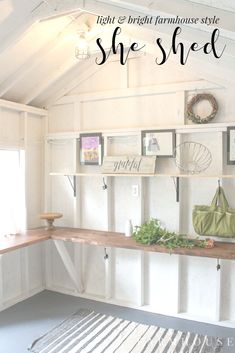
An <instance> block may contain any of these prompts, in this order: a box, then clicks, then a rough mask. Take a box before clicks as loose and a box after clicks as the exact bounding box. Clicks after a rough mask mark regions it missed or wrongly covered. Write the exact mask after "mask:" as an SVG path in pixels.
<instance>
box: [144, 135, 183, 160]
mask: <svg viewBox="0 0 235 353" xmlns="http://www.w3.org/2000/svg"><path fill="white" fill-rule="evenodd" d="M141 135H142V136H141V141H142V155H144V156H157V157H174V154H175V145H176V135H175V130H145V131H142V132H141Z"/></svg>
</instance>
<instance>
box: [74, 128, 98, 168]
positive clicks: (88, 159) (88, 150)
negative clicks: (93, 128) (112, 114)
mask: <svg viewBox="0 0 235 353" xmlns="http://www.w3.org/2000/svg"><path fill="white" fill-rule="evenodd" d="M79 147H80V164H81V165H101V164H102V158H103V139H102V134H101V133H84V134H80V138H79Z"/></svg>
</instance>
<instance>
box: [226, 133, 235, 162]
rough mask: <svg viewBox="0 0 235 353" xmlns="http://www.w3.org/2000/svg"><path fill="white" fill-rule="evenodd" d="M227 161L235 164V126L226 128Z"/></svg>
mask: <svg viewBox="0 0 235 353" xmlns="http://www.w3.org/2000/svg"><path fill="white" fill-rule="evenodd" d="M227 163H228V164H235V126H230V127H228V128H227Z"/></svg>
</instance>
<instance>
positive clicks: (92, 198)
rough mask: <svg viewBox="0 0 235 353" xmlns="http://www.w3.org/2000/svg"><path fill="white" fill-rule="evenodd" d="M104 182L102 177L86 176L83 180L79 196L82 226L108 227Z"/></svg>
mask: <svg viewBox="0 0 235 353" xmlns="http://www.w3.org/2000/svg"><path fill="white" fill-rule="evenodd" d="M102 186H103V182H102V178H100V177H98V178H97V177H92V176H91V177H85V178H82V180H81V186H80V190H81V193H80V194H78V198H79V199H80V202H81V227H83V228H88V229H101V230H102V229H104V230H106V229H107V228H106V227H107V214H106V204H105V193H106V191H105V190H103V189H102Z"/></svg>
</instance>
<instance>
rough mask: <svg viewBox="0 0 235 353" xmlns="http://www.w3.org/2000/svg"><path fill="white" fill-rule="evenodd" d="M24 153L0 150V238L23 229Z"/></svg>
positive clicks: (24, 218) (24, 216)
mask: <svg viewBox="0 0 235 353" xmlns="http://www.w3.org/2000/svg"><path fill="white" fill-rule="evenodd" d="M24 170H25V168H24V152H23V151H19V150H0V236H3V235H6V234H15V233H18V232H21V231H23V230H24V229H25V223H26V222H25V220H26V211H25V172H24Z"/></svg>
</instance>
